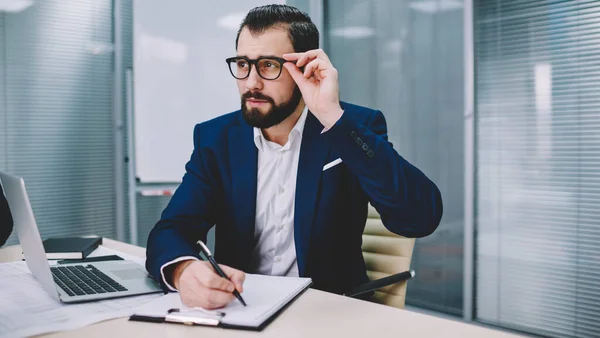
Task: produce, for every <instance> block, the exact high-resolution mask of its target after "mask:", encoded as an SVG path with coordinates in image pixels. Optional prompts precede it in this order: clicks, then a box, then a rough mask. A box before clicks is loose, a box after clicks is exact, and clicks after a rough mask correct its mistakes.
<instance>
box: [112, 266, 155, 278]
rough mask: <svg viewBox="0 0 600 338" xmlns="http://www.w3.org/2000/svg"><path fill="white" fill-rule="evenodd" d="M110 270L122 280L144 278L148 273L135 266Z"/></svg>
mask: <svg viewBox="0 0 600 338" xmlns="http://www.w3.org/2000/svg"><path fill="white" fill-rule="evenodd" d="M110 272H111V273H113V274H115V276H117V277H119V278H120V279H122V280H129V279H140V278H146V276H147V275H148V274H147V273H146V271H143V270H141V269H137V268H133V269H121V270H110Z"/></svg>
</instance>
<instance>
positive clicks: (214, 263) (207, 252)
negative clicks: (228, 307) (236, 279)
mask: <svg viewBox="0 0 600 338" xmlns="http://www.w3.org/2000/svg"><path fill="white" fill-rule="evenodd" d="M198 244H200V249H201V250H202V253H204V255H205V256H206V258H207V259H208V261H209V262H210V264H211V265H212V266H213V268H214V269H215V271H217V273H218V274H219V276H221V277H223V278H225V279H227V280H228V281H231V279H229V277H227V275H226V274H225V272H223V270H221V268H220V267H219V264H217V261H215V259H214V258H213V256H212V254H211V253H210V250H208V247H207V246H206V245H205V244H204V242H202V241H198ZM233 295H234V296H235V298H237V299H238V300H239V301H240V302H241V303H242V304H243V305H244V306H246V302H244V299H243V298H242V296H241V295H240V293H239V292H238V291H237V290H233Z"/></svg>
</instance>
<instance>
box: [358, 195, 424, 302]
mask: <svg viewBox="0 0 600 338" xmlns="http://www.w3.org/2000/svg"><path fill="white" fill-rule="evenodd" d="M414 246H415V239H414V238H406V237H402V236H399V235H396V234H394V233H392V232H390V231H389V230H388V229H386V228H385V226H384V225H383V222H382V221H381V218H380V216H379V213H377V211H376V210H375V208H373V206H371V205H370V204H369V217H368V218H367V224H366V226H365V231H364V232H363V244H362V251H363V256H364V258H365V263H366V265H367V275H368V276H369V279H370V280H375V279H380V278H384V277H387V276H390V275H393V274H396V273H400V272H403V271H407V270H409V269H410V260H411V258H412V253H413V248H414ZM405 297H406V282H402V283H397V284H394V285H390V286H387V287H385V288H382V289H380V290H378V291H375V295H374V296H373V297H372V299H371V300H372V301H374V302H376V303H380V304H385V305H389V306H393V307H397V308H404V301H405Z"/></svg>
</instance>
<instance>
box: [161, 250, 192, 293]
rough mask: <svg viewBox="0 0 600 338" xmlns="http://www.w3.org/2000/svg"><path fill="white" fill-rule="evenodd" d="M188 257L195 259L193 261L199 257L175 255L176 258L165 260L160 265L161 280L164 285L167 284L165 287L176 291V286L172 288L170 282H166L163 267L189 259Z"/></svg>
mask: <svg viewBox="0 0 600 338" xmlns="http://www.w3.org/2000/svg"><path fill="white" fill-rule="evenodd" d="M190 259H193V260H195V261H199V259H198V258H197V257H193V256H182V257H177V258H175V259H174V260H172V261H170V262H166V263H165V264H163V265H162V266H161V267H160V276H161V277H162V281H163V283H165V285H166V286H167V287H168V288H169V289H170V290H171V291H175V292H177V289H176V288H174V287H173V286H172V285H171V284H169V283H168V282H167V279H166V278H165V273H164V269H165V268H166V267H167V266H169V265H171V264H175V263H179V262H181V261H187V260H190Z"/></svg>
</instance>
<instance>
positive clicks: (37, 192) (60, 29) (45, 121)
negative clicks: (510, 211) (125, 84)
mask: <svg viewBox="0 0 600 338" xmlns="http://www.w3.org/2000/svg"><path fill="white" fill-rule="evenodd" d="M111 6H112V3H111V1H78V0H64V1H62V0H61V1H58V0H56V1H54V0H47V1H35V2H34V3H33V6H31V7H29V8H27V9H25V10H24V11H22V12H20V13H4V14H0V22H2V23H1V24H0V42H2V43H1V44H0V45H1V47H0V49H2V50H3V52H2V53H0V55H2V56H0V65H3V66H2V67H1V68H2V70H1V71H0V76H1V78H0V83H2V84H3V85H4V86H2V85H0V97H2V98H3V99H2V101H1V102H0V103H1V104H0V106H2V108H0V121H2V123H1V127H0V129H1V130H2V132H1V133H2V134H0V149H3V150H2V151H0V158H2V159H1V160H0V170H5V171H8V172H10V173H13V174H16V175H21V176H23V177H24V178H25V181H26V184H27V187H28V190H29V194H30V199H31V204H32V206H33V210H34V212H35V214H36V217H37V221H38V225H39V228H40V232H41V235H42V237H48V236H61V235H77V234H90V233H95V234H98V235H101V236H107V237H113V236H114V235H115V230H114V229H115V228H114V213H115V204H114V194H115V191H114V183H113V153H114V148H113V129H112V92H111V91H112V88H113V87H112V74H113V73H112V66H113V60H112V51H111V47H112V7H111ZM15 242H16V236H15V234H13V236H12V237H11V238H10V240H9V243H15Z"/></svg>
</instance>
